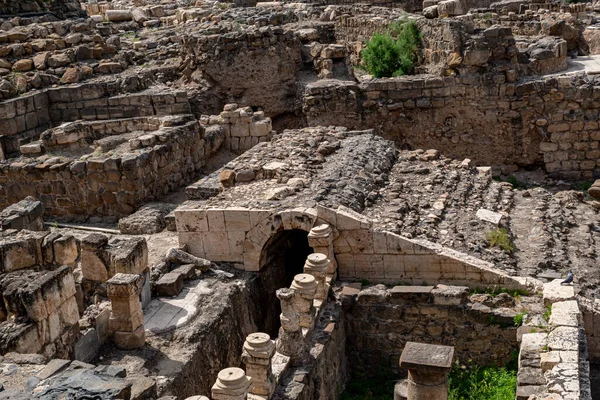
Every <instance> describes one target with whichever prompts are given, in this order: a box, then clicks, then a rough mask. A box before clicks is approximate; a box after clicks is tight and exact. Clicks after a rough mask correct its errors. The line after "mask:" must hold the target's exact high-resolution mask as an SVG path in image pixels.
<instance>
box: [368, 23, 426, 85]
mask: <svg viewBox="0 0 600 400" xmlns="http://www.w3.org/2000/svg"><path fill="white" fill-rule="evenodd" d="M420 41H421V33H420V32H419V28H418V27H417V24H416V22H415V21H413V20H408V19H404V20H403V21H402V22H400V23H395V24H392V25H390V28H389V29H388V31H387V32H385V33H376V34H375V35H374V36H373V37H372V38H371V40H368V41H367V47H366V48H365V49H364V50H363V51H362V60H363V62H364V65H365V69H366V70H367V72H368V73H370V74H371V75H373V76H374V77H376V78H383V77H390V76H402V75H408V74H411V73H413V71H414V67H415V62H416V59H417V49H418V46H419V43H420Z"/></svg>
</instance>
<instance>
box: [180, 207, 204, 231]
mask: <svg viewBox="0 0 600 400" xmlns="http://www.w3.org/2000/svg"><path fill="white" fill-rule="evenodd" d="M174 213H175V224H176V226H177V231H178V232H206V231H208V219H207V218H206V211H205V210H186V209H176V210H175V211H174Z"/></svg>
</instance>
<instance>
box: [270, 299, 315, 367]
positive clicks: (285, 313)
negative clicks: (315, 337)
mask: <svg viewBox="0 0 600 400" xmlns="http://www.w3.org/2000/svg"><path fill="white" fill-rule="evenodd" d="M276 295H277V298H278V299H279V301H280V302H281V316H280V319H281V328H279V337H278V338H277V342H276V348H277V351H278V352H279V353H281V354H283V355H284V356H288V357H290V363H291V365H293V366H296V365H302V364H303V363H304V362H306V361H307V360H308V346H307V344H306V343H305V341H304V336H303V335H302V328H301V327H300V313H299V312H298V311H297V310H296V309H295V307H294V298H295V297H296V296H299V295H298V294H297V293H296V292H294V290H292V289H289V288H283V289H279V290H277V292H276Z"/></svg>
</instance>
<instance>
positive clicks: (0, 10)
mask: <svg viewBox="0 0 600 400" xmlns="http://www.w3.org/2000/svg"><path fill="white" fill-rule="evenodd" d="M42 11H48V12H51V13H55V14H57V15H58V16H59V17H61V18H66V17H79V16H81V4H80V3H79V1H78V0H51V1H44V0H34V1H28V0H20V1H9V0H1V1H0V14H23V13H31V12H42Z"/></svg>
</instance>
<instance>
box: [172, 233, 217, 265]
mask: <svg viewBox="0 0 600 400" xmlns="http://www.w3.org/2000/svg"><path fill="white" fill-rule="evenodd" d="M210 234H211V233H210V232H207V233H206V234H202V236H200V237H201V238H202V242H205V241H206V236H207V235H210ZM220 243H221V245H222V244H223V242H220ZM203 251H205V250H203ZM166 259H167V261H169V262H171V263H174V264H179V265H184V264H193V265H194V266H195V267H196V268H198V269H200V270H201V271H206V270H207V269H208V268H209V267H210V265H211V262H210V261H208V260H206V259H204V258H200V257H196V256H193V255H191V254H189V253H188V252H185V251H183V250H180V249H177V248H175V247H172V248H170V249H169V251H168V252H167V256H166Z"/></svg>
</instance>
